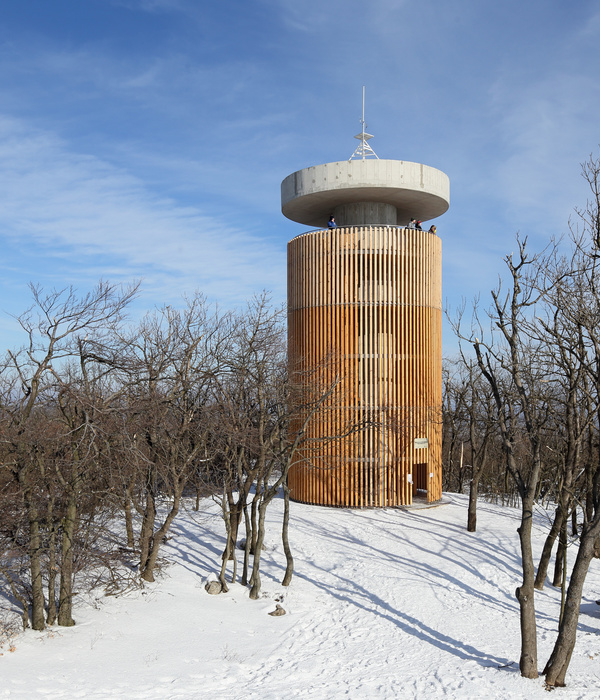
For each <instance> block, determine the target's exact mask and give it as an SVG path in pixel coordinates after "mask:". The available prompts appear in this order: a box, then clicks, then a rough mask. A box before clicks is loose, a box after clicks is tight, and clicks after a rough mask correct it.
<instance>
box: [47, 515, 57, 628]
mask: <svg viewBox="0 0 600 700" xmlns="http://www.w3.org/2000/svg"><path fill="white" fill-rule="evenodd" d="M51 519H52V518H51V512H50V518H49V520H51ZM50 527H51V531H50V541H49V544H48V617H47V618H46V622H47V623H48V624H49V625H53V624H54V623H55V622H56V571H57V569H58V566H57V564H56V528H55V527H54V523H51V525H50Z"/></svg>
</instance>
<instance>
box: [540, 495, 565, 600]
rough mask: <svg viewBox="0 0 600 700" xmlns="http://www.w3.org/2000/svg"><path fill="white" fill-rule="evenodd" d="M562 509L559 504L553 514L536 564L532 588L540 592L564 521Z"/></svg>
mask: <svg viewBox="0 0 600 700" xmlns="http://www.w3.org/2000/svg"><path fill="white" fill-rule="evenodd" d="M564 513H565V511H564V509H563V507H562V506H561V504H560V503H559V505H558V506H556V511H555V513H554V521H553V522H552V527H551V528H550V532H549V533H548V536H547V537H546V541H545V542H544V548H543V549H542V556H541V557H540V563H539V564H538V570H537V574H536V576H535V584H534V587H535V588H536V589H537V590H538V591H541V590H543V589H544V583H545V582H546V576H547V575H548V566H549V565H550V557H551V556H552V548H553V547H554V542H555V541H556V538H557V536H558V533H559V532H560V529H561V527H562V524H563V520H564Z"/></svg>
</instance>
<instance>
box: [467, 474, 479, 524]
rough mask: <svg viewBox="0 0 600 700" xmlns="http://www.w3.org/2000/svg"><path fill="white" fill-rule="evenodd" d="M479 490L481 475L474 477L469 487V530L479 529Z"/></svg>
mask: <svg viewBox="0 0 600 700" xmlns="http://www.w3.org/2000/svg"><path fill="white" fill-rule="evenodd" d="M478 490H479V477H473V478H472V479H471V484H470V487H469V510H468V513H467V531H468V532H476V530H477V492H478Z"/></svg>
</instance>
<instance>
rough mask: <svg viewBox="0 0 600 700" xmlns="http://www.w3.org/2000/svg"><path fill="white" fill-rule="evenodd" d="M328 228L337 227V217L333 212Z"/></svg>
mask: <svg viewBox="0 0 600 700" xmlns="http://www.w3.org/2000/svg"><path fill="white" fill-rule="evenodd" d="M327 228H337V224H336V223H335V217H334V215H333V214H332V215H331V216H330V217H329V221H328V222H327Z"/></svg>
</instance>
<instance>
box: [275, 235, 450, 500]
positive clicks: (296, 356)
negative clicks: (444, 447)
mask: <svg viewBox="0 0 600 700" xmlns="http://www.w3.org/2000/svg"><path fill="white" fill-rule="evenodd" d="M441 305H442V300H441V241H440V239H439V237H438V236H436V235H434V234H431V233H429V232H427V231H418V230H415V229H406V228H398V227H394V226H355V227H349V228H338V229H333V230H332V231H330V230H322V231H311V232H309V233H305V234H302V235H300V236H298V237H296V238H294V239H293V240H291V241H290V243H289V244H288V334H289V337H288V343H289V359H290V367H291V369H292V370H293V371H297V372H298V376H301V377H304V376H310V371H311V368H314V367H316V366H319V365H321V366H322V364H323V363H324V362H325V363H329V366H330V371H329V376H330V377H333V376H340V377H341V378H342V381H341V382H340V384H339V385H338V387H337V388H336V391H335V392H334V393H333V395H332V396H331V398H330V400H329V402H328V403H327V405H326V406H324V407H323V409H322V410H321V411H319V413H318V414H317V415H316V416H315V417H314V418H313V419H312V421H311V423H310V424H309V427H308V430H307V433H306V436H307V440H306V443H305V445H304V447H303V448H302V449H301V450H300V451H299V452H298V457H297V460H296V462H295V464H294V465H293V467H292V468H291V470H290V473H289V481H288V483H289V485H290V488H291V495H292V498H294V499H295V500H297V501H302V502H305V503H314V504H321V505H330V506H356V507H361V506H379V507H384V506H398V505H409V504H411V503H412V499H413V495H415V494H416V493H420V494H422V495H425V494H426V496H427V501H428V502H433V501H437V500H439V499H440V498H441V496H442V490H441V489H442V475H441V401H442V395H441V392H442V377H441V373H442V361H441V313H442V311H441ZM306 381H308V380H306ZM340 436H343V437H340ZM423 445H425V446H423Z"/></svg>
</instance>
